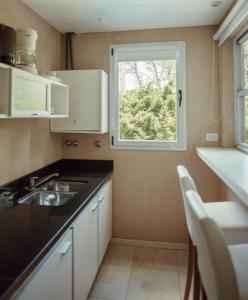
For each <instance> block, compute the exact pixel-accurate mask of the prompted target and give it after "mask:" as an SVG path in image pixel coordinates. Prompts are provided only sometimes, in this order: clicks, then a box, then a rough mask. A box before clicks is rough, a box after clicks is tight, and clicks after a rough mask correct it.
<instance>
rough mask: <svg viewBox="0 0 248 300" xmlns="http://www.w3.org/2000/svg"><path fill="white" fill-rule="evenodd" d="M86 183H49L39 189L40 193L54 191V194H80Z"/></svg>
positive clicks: (57, 181)
mask: <svg viewBox="0 0 248 300" xmlns="http://www.w3.org/2000/svg"><path fill="white" fill-rule="evenodd" d="M86 184H87V182H78V181H59V180H55V181H51V182H48V183H47V184H45V185H43V186H42V187H41V188H40V189H41V190H42V191H54V192H80V191H81V190H82V189H83V188H84V187H85V185H86Z"/></svg>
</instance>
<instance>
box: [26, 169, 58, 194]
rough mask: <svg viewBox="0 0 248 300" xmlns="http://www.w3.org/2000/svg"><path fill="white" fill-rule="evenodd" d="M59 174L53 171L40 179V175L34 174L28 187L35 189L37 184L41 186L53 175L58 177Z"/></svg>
mask: <svg viewBox="0 0 248 300" xmlns="http://www.w3.org/2000/svg"><path fill="white" fill-rule="evenodd" d="M58 176H59V173H53V174H50V175H47V176H45V177H42V178H41V179H39V177H37V176H32V177H30V178H29V187H28V189H29V190H33V189H35V188H36V187H37V186H39V185H41V184H42V183H44V182H46V181H47V180H49V179H51V178H53V177H58ZM38 179H39V180H38Z"/></svg>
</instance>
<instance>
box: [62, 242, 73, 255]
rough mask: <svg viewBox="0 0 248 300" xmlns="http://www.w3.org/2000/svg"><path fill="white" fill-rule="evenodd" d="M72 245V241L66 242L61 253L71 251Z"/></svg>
mask: <svg viewBox="0 0 248 300" xmlns="http://www.w3.org/2000/svg"><path fill="white" fill-rule="evenodd" d="M71 246H72V242H71V241H68V242H65V243H64V245H63V246H62V247H61V249H60V254H61V255H65V254H66V253H67V252H68V251H69V249H70V248H71Z"/></svg>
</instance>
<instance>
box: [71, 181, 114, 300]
mask: <svg viewBox="0 0 248 300" xmlns="http://www.w3.org/2000/svg"><path fill="white" fill-rule="evenodd" d="M72 228H73V237H74V299H75V300H86V299H87V297H88V295H89V292H90V289H91V287H92V284H93V282H94V279H95V276H96V274H97V271H98V269H99V266H100V264H101V262H102V259H103V256H104V254H105V252H106V250H107V247H108V244H109V242H110V239H111V237H112V181H111V180H110V181H108V182H107V183H105V185H104V186H103V187H102V189H101V190H100V191H99V192H98V194H97V195H96V196H95V198H94V199H93V200H91V202H90V203H89V204H88V206H87V207H86V209H85V210H84V211H83V212H82V214H81V215H80V216H79V217H78V219H77V220H76V222H75V223H74V224H73V227H72Z"/></svg>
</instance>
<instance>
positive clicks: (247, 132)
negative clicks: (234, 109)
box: [242, 95, 248, 144]
mask: <svg viewBox="0 0 248 300" xmlns="http://www.w3.org/2000/svg"><path fill="white" fill-rule="evenodd" d="M242 108H243V142H244V143H246V144H248V95H246V96H244V97H243V103H242Z"/></svg>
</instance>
